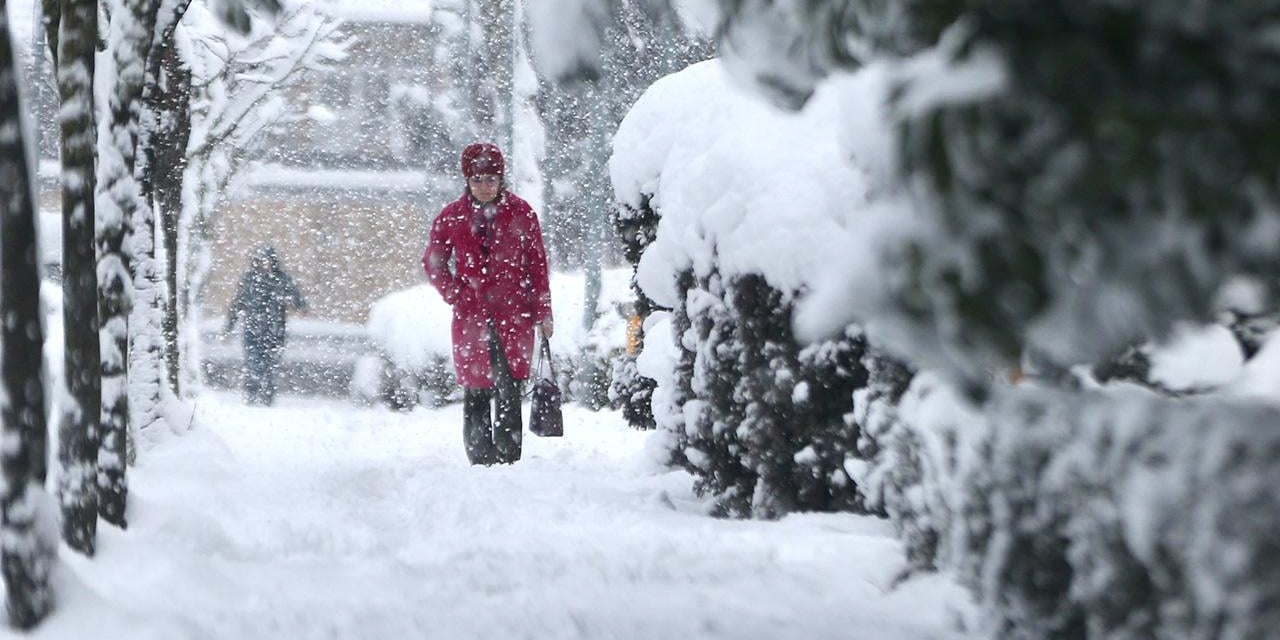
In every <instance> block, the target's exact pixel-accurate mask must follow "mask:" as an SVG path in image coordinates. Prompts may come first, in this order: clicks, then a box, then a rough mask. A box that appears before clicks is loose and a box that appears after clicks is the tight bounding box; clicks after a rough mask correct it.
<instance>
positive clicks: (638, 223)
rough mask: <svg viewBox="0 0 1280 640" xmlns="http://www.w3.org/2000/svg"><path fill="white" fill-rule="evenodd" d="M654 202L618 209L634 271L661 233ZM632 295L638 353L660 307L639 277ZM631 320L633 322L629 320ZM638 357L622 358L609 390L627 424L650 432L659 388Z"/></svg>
mask: <svg viewBox="0 0 1280 640" xmlns="http://www.w3.org/2000/svg"><path fill="white" fill-rule="evenodd" d="M652 204H653V203H652V201H651V199H650V198H646V197H641V199H640V203H639V206H638V207H631V206H628V205H626V204H622V205H620V206H618V207H616V208H615V209H614V215H613V227H614V231H615V232H616V233H617V235H618V239H619V240H621V241H622V252H623V255H624V256H625V257H626V259H627V262H629V263H631V265H632V269H633V270H634V269H635V268H636V267H637V266H639V263H640V257H641V256H643V255H644V250H645V249H646V248H648V246H649V245H650V244H652V243H653V241H654V239H655V237H656V236H657V232H658V214H657V212H656V211H654V210H653V206H652ZM631 292H632V295H633V296H634V297H635V300H634V302H633V303H632V305H631V313H630V314H629V315H630V316H632V317H634V318H635V320H636V321H637V322H638V323H639V326H638V327H637V329H638V330H637V331H636V332H635V335H634V336H633V335H631V333H630V332H628V336H627V337H628V340H634V341H635V345H630V344H628V349H631V348H632V347H633V346H634V348H635V350H636V351H637V352H638V351H639V350H640V349H642V348H643V347H644V341H645V330H644V324H645V322H646V321H647V320H648V318H649V315H650V314H651V313H653V311H654V310H655V308H656V307H657V305H655V304H654V302H653V300H652V299H650V298H649V296H646V295H645V294H644V290H643V289H641V288H640V286H639V284H637V283H636V279H635V274H634V272H633V273H632V277H631ZM628 319H629V320H630V318H628ZM637 359H638V353H636V354H628V355H624V356H623V357H621V358H619V359H618V360H617V361H616V362H615V364H614V369H613V382H612V384H611V386H610V387H609V399H610V401H612V402H613V403H614V404H616V405H619V406H621V407H622V413H623V415H624V416H625V417H626V419H627V423H628V424H630V425H631V426H632V427H633V428H635V429H640V430H649V429H652V428H654V427H655V426H656V423H655V422H654V419H653V406H652V402H653V390H654V389H655V388H656V387H657V386H658V383H657V381H655V380H654V379H653V378H650V377H648V376H645V375H643V374H642V373H640V367H639V364H638V363H637Z"/></svg>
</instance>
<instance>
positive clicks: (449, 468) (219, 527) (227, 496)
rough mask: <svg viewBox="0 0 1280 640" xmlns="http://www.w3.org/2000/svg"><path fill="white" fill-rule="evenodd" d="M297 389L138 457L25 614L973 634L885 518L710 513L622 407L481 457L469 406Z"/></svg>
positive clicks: (576, 630)
mask: <svg viewBox="0 0 1280 640" xmlns="http://www.w3.org/2000/svg"><path fill="white" fill-rule="evenodd" d="M282 405H283V406H279V407H276V408H272V409H260V408H255V409H249V408H245V407H242V406H240V405H239V403H238V401H237V399H236V398H235V397H234V396H232V395H221V394H210V395H206V396H204V397H202V398H201V399H200V402H199V404H198V411H197V416H198V417H197V419H196V423H197V428H196V429H194V430H193V431H191V432H190V433H187V434H184V435H183V436H181V437H177V438H173V439H171V440H169V441H166V442H164V443H162V444H160V445H158V446H156V447H154V448H153V449H151V450H149V451H145V452H144V453H143V455H142V458H141V460H140V463H139V466H138V467H137V468H136V469H134V470H132V471H131V472H132V474H133V475H132V476H131V483H132V488H133V495H132V500H133V502H132V505H131V513H130V517H131V526H130V529H129V530H128V531H127V532H122V531H119V530H116V529H113V528H110V527H103V528H102V529H101V530H100V540H99V546H100V550H99V554H98V557H97V558H95V559H93V560H86V559H83V558H81V557H79V556H76V555H74V554H72V553H70V552H68V551H67V550H66V549H65V548H64V549H63V558H64V559H65V560H64V571H63V572H62V574H61V575H60V576H59V579H58V583H59V589H60V592H61V600H62V601H61V603H60V608H59V611H58V612H57V613H56V614H55V615H54V617H52V618H51V619H50V620H48V621H47V622H46V623H45V624H44V625H43V626H42V627H41V628H40V629H39V630H38V631H37V632H36V633H35V634H33V635H31V636H28V637H34V638H72V637H75V638H85V637H96V638H126V637H127V638H131V639H139V638H157V639H159V638H164V639H166V640H174V639H181V638H235V639H245V638H290V639H302V638H359V639H362V640H369V639H375V638H394V639H397V640H399V639H406V638H443V639H453V638H459V639H469V638H539V639H542V638H680V639H690V638H726V639H729V638H733V639H739V638H771V639H772V638H806V639H813V638H868V639H877V640H884V639H893V638H952V637H958V636H957V635H955V634H954V633H953V632H950V631H948V629H950V628H951V625H952V622H953V620H952V618H953V616H954V613H953V611H952V609H953V608H956V607H962V606H963V604H962V601H963V598H962V596H961V595H960V593H959V590H958V589H957V588H956V587H955V586H954V585H952V584H950V583H948V582H947V581H946V580H944V579H942V578H939V577H930V578H925V579H921V580H914V581H911V582H908V583H907V584H905V585H903V586H900V587H899V588H897V589H896V590H893V591H892V592H889V591H888V590H887V586H888V585H889V584H890V583H891V582H892V580H893V577H894V575H895V574H896V573H897V572H898V570H899V569H900V567H901V554H900V551H899V547H898V544H897V543H896V542H895V541H894V540H893V539H892V536H891V534H890V531H889V530H888V527H887V525H886V524H885V523H884V522H882V521H878V520H874V519H869V518H862V517H857V516H851V515H802V516H793V517H789V518H786V519H784V520H782V521H781V522H774V523H769V522H738V521H723V520H715V519H712V518H709V517H707V516H705V515H702V513H701V508H702V507H701V503H700V502H699V501H698V500H697V499H695V498H694V497H693V496H692V494H691V491H690V479H689V477H688V476H687V475H685V474H684V473H680V472H668V473H655V471H654V469H653V467H652V466H651V465H650V464H649V463H647V462H646V458H645V456H644V454H643V449H644V439H645V438H646V437H647V436H646V434H642V433H637V432H634V431H631V430H629V429H627V428H626V426H625V425H624V424H623V423H622V420H621V418H620V417H619V416H617V415H616V414H613V413H608V412H603V413H589V412H585V411H581V410H579V409H577V408H576V407H572V406H570V407H566V416H565V419H566V432H567V434H568V436H567V437H565V438H563V439H538V438H534V437H532V436H526V441H525V456H524V458H525V459H524V460H523V461H521V462H520V463H519V464H517V465H515V466H513V467H494V468H472V467H470V466H468V465H467V463H466V460H465V456H464V455H463V449H462V444H461V428H460V427H459V423H460V416H459V408H458V407H456V406H454V407H446V408H444V409H442V410H438V411H432V410H425V409H424V410H418V411H416V412H414V413H410V414H396V413H391V412H388V411H384V410H380V409H356V408H352V407H350V406H348V405H344V404H341V403H337V402H328V401H316V400H312V399H307V400H302V399H297V398H285V399H284V401H283V402H282ZM526 411H527V407H526Z"/></svg>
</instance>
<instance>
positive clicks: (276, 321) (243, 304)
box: [223, 245, 307, 405]
mask: <svg viewBox="0 0 1280 640" xmlns="http://www.w3.org/2000/svg"><path fill="white" fill-rule="evenodd" d="M289 307H293V308H294V309H297V310H305V309H306V308H307V302H306V300H304V299H303V298H302V292H301V291H299V290H298V285H296V284H294V282H293V278H292V277H290V276H289V274H287V273H285V271H284V269H283V268H282V267H281V266H280V257H279V256H278V255H276V250H275V248H274V247H272V246H271V245H263V246H261V247H258V249H257V250H256V251H254V252H253V256H252V257H251V258H250V259H249V271H247V272H246V273H245V274H244V276H242V277H241V278H240V288H239V289H238V290H237V291H236V297H235V300H233V301H232V302H231V309H230V311H229V312H228V313H227V325H226V328H225V329H224V330H223V333H225V334H230V333H231V330H232V329H234V328H235V325H236V322H237V321H238V320H243V327H244V399H245V402H247V403H249V404H261V405H269V404H271V403H272V402H274V401H275V396H276V375H277V374H278V373H279V371H280V358H281V355H282V354H283V352H284V341H285V331H284V327H285V316H286V315H287V313H288V311H289Z"/></svg>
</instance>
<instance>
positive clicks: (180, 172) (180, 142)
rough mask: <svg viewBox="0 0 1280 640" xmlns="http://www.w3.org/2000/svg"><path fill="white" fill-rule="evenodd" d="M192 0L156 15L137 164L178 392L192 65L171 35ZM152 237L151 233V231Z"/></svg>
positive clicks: (169, 364) (171, 379)
mask: <svg viewBox="0 0 1280 640" xmlns="http://www.w3.org/2000/svg"><path fill="white" fill-rule="evenodd" d="M189 6H190V0H182V1H181V2H178V3H177V4H176V5H172V4H168V3H167V4H166V5H165V6H164V7H163V8H162V10H161V13H160V17H159V18H158V19H157V25H156V39H155V41H154V42H153V44H152V48H151V53H150V57H149V59H148V61H147V66H148V69H149V71H148V82H147V86H146V91H145V95H144V97H143V99H144V102H145V104H146V108H147V113H148V114H149V116H150V119H151V120H152V121H153V126H152V127H148V128H147V129H146V130H144V131H143V135H144V136H148V137H149V138H150V139H149V140H148V142H147V143H146V144H143V145H142V148H143V150H144V165H143V166H142V167H141V168H140V171H141V175H140V179H141V181H142V185H143V190H144V191H145V192H146V193H147V198H148V200H149V201H150V202H151V205H152V212H153V218H158V219H159V220H160V234H161V236H160V237H161V238H162V243H163V245H164V251H165V271H164V300H163V301H162V302H161V301H157V305H158V306H161V307H162V308H163V317H162V319H161V332H162V346H163V360H164V367H165V379H166V380H167V382H168V386H169V391H170V392H171V393H172V394H173V395H174V396H175V397H176V396H180V395H181V391H182V390H181V386H180V380H181V377H180V375H179V369H180V364H181V358H180V356H179V346H180V344H181V343H180V339H179V334H178V318H179V297H178V267H179V263H180V260H179V253H178V217H179V215H180V214H181V212H182V207H183V205H182V202H183V176H184V175H185V173H186V168H187V157H186V153H187V142H188V140H189V139H190V137H191V108H190V107H191V105H190V101H191V69H190V67H188V66H186V65H184V64H183V63H182V60H181V57H180V56H179V53H178V46H177V40H176V39H175V36H176V33H177V27H178V21H179V20H180V19H181V16H182V15H184V14H185V13H186V10H187V7H189ZM153 237H154V236H153Z"/></svg>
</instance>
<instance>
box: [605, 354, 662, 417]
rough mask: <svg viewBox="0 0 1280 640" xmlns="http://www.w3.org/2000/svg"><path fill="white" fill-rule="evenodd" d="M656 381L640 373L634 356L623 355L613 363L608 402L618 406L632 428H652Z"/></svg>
mask: <svg viewBox="0 0 1280 640" xmlns="http://www.w3.org/2000/svg"><path fill="white" fill-rule="evenodd" d="M657 386H658V383H657V382H656V381H655V380H653V379H652V378H648V377H645V376H644V375H641V373H640V368H639V366H638V365H637V364H636V358H635V356H630V355H624V356H622V357H619V358H618V359H617V360H615V361H614V363H613V375H612V379H611V381H610V383H609V403H610V405H611V406H615V407H620V408H621V409H622V416H623V417H624V418H626V420H627V424H629V425H631V427H632V428H633V429H639V430H640V431H648V430H650V429H653V428H654V426H655V424H656V423H655V422H654V419H653V390H654V389H655V388H657Z"/></svg>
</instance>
